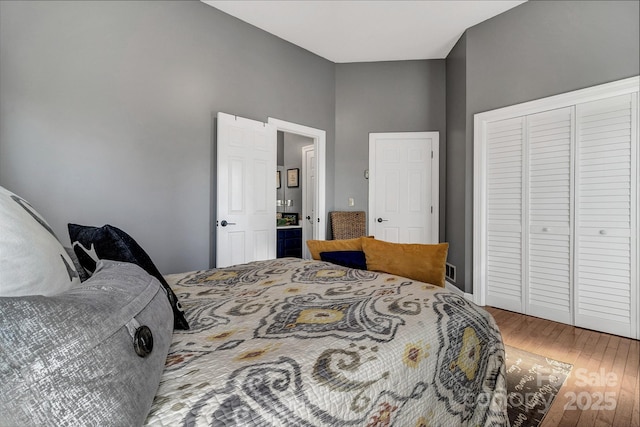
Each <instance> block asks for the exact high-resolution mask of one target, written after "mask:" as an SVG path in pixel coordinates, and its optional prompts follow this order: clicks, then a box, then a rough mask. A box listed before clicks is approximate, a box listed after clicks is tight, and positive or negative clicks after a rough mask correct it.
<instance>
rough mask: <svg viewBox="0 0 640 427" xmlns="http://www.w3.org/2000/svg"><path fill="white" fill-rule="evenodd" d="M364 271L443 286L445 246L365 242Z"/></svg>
mask: <svg viewBox="0 0 640 427" xmlns="http://www.w3.org/2000/svg"><path fill="white" fill-rule="evenodd" d="M362 250H363V251H364V254H365V257H366V259H367V268H368V269H369V270H372V271H381V272H384V273H390V274H395V275H398V276H403V277H407V278H409V279H413V280H418V281H420V282H425V283H431V284H433V285H437V286H441V287H444V283H445V264H446V262H447V252H448V250H449V244H448V243H438V244H433V245H422V244H416V243H390V242H385V241H383V240H375V239H366V240H364V241H363V242H362Z"/></svg>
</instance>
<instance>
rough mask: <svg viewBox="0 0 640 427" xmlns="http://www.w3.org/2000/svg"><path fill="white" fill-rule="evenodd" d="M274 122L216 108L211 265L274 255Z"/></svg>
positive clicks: (225, 264)
mask: <svg viewBox="0 0 640 427" xmlns="http://www.w3.org/2000/svg"><path fill="white" fill-rule="evenodd" d="M276 155H277V136H276V128H275V127H274V126H273V125H270V124H266V123H262V122H257V121H254V120H249V119H245V118H242V117H237V116H232V115H229V114H225V113H218V138H217V150H216V156H217V162H216V163H217V211H216V212H217V215H216V267H226V266H229V265H236V264H242V263H245V262H250V261H257V260H264V259H274V258H275V257H276V204H275V200H276V186H275V185H274V179H273V176H274V174H275V172H276V161H277V160H276Z"/></svg>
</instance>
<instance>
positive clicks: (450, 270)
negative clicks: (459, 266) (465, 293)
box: [444, 263, 456, 283]
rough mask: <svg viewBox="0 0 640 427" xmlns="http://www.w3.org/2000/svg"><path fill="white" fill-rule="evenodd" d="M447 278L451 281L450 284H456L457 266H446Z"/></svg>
mask: <svg viewBox="0 0 640 427" xmlns="http://www.w3.org/2000/svg"><path fill="white" fill-rule="evenodd" d="M444 274H445V276H447V279H449V281H450V282H452V283H456V266H455V265H452V264H449V263H447V264H446V265H445V273H444Z"/></svg>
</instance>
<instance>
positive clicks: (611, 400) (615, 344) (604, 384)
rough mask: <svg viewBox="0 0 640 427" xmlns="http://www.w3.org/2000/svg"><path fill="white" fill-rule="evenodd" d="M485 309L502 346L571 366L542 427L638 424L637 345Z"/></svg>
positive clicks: (639, 348) (639, 349)
mask: <svg viewBox="0 0 640 427" xmlns="http://www.w3.org/2000/svg"><path fill="white" fill-rule="evenodd" d="M485 308H486V309H487V311H489V313H491V314H492V315H493V317H494V319H495V320H496V323H497V324H498V327H499V328H500V331H501V332H502V337H503V339H504V343H505V344H507V345H510V346H513V347H517V348H520V349H523V350H526V351H529V352H532V353H537V354H540V355H543V356H546V357H550V358H552V359H556V360H560V361H562V362H568V363H572V364H573V370H572V371H571V375H570V376H569V378H568V379H567V381H566V382H565V384H564V385H563V386H562V388H561V389H560V392H559V393H558V396H557V397H556V399H555V401H554V402H553V404H552V406H551V408H550V409H549V412H548V413H547V415H546V417H545V418H544V420H543V422H542V424H541V427H555V426H576V427H578V426H579V427H589V426H615V427H618V426H620V427H628V426H633V427H638V426H640V359H639V355H640V341H637V340H632V339H629V338H623V337H619V336H616V335H609V334H605V333H601V332H595V331H591V330H588V329H582V328H576V327H573V326H569V325H565V324H562V323H557V322H553V321H550V320H545V319H540V318H537V317H531V316H526V315H524V314H519V313H513V312H510V311H505V310H501V309H497V308H493V307H485Z"/></svg>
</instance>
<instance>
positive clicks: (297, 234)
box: [276, 228, 302, 258]
mask: <svg viewBox="0 0 640 427" xmlns="http://www.w3.org/2000/svg"><path fill="white" fill-rule="evenodd" d="M276 256H277V257H278V258H284V257H295V258H302V228H278V248H277V251H276Z"/></svg>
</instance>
